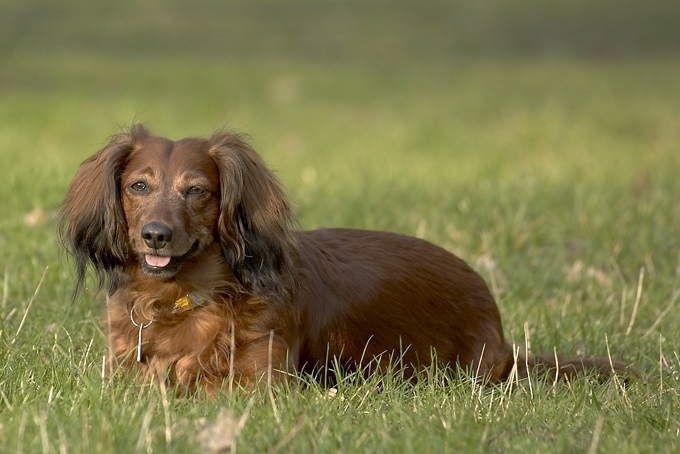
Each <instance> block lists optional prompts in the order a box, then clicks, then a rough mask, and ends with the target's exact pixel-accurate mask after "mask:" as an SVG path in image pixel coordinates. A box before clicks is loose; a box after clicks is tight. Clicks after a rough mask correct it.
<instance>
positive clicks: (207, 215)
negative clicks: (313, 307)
mask: <svg viewBox="0 0 680 454" xmlns="http://www.w3.org/2000/svg"><path fill="white" fill-rule="evenodd" d="M290 222H292V214H291V210H290V207H289V204H288V201H287V200H286V198H285V196H284V194H283V191H282V190H281V187H280V185H279V183H278V181H277V180H276V178H275V176H274V175H273V173H272V172H271V171H270V170H269V169H268V168H267V167H266V165H265V164H264V162H263V161H262V159H261V158H260V157H259V156H258V155H257V153H255V151H253V149H252V148H251V147H250V146H249V145H248V144H247V143H246V142H245V141H244V140H243V138H242V137H241V136H239V135H236V134H229V133H222V132H220V133H216V134H214V135H213V136H212V137H211V138H210V139H207V140H206V139H196V138H187V139H182V140H179V141H177V142H173V141H171V140H169V139H165V138H162V137H157V136H152V135H150V134H149V132H148V131H147V130H146V129H145V128H144V127H143V126H139V125H137V126H133V127H132V128H131V129H130V131H129V132H128V133H124V134H120V135H118V136H115V137H114V138H113V139H112V140H111V142H110V143H109V144H108V145H106V146H105V147H104V148H102V149H101V150H100V151H99V152H97V153H95V154H94V155H93V156H91V157H90V158H88V159H87V160H86V161H85V162H84V163H83V164H82V166H81V167H80V169H79V170H78V172H77V174H76V176H75V178H74V179H73V182H72V183H71V186H70V188H69V190H68V193H67V195H66V199H65V200H64V203H63V206H62V210H61V213H60V222H59V232H60V236H61V238H62V240H63V242H64V244H65V245H66V246H67V248H68V249H69V250H70V251H71V252H72V253H73V255H74V257H75V261H76V266H77V271H78V280H77V286H76V293H77V292H78V291H79V290H80V289H81V288H82V286H83V284H84V279H85V271H86V268H87V267H88V265H90V266H92V268H93V269H94V270H95V272H96V273H97V277H98V281H99V285H100V286H102V285H103V284H104V282H106V281H108V284H109V292H110V293H112V292H113V291H115V290H116V288H117V287H118V286H119V285H120V282H121V278H122V277H123V276H124V275H125V274H126V273H128V272H130V271H131V270H140V271H142V272H143V273H144V274H146V275H148V276H151V277H153V278H157V279H159V280H171V279H174V278H175V277H177V276H178V274H180V273H181V272H182V266H183V264H185V263H186V262H188V261H192V260H199V259H200V257H201V255H202V254H204V253H205V251H206V249H207V248H208V247H209V246H211V245H212V244H214V243H216V242H218V243H219V244H220V246H221V249H222V252H223V255H224V257H225V259H226V261H227V263H228V265H229V266H230V267H231V269H232V272H233V274H234V276H235V277H236V279H237V280H238V283H239V284H240V286H241V287H242V290H243V291H244V292H246V293H250V294H253V295H258V296H269V297H271V296H276V295H281V294H282V293H283V292H284V291H285V288H286V287H285V284H284V279H285V274H286V271H287V267H288V265H289V259H290V252H291V248H292V247H293V240H292V236H291V234H290V232H289V228H288V227H289V224H290Z"/></svg>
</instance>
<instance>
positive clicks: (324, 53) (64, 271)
mask: <svg viewBox="0 0 680 454" xmlns="http://www.w3.org/2000/svg"><path fill="white" fill-rule="evenodd" d="M81 3H82V2H76V1H75V0H65V1H63V2H59V5H57V4H56V3H55V2H47V1H46V0H31V1H18V0H8V1H6V2H4V3H3V5H2V6H0V61H1V63H0V163H2V165H3V170H4V177H3V184H2V185H1V186H0V200H1V202H0V283H1V285H0V294H1V296H0V452H26V453H33V452H45V453H47V452H68V453H72V452H84V453H85V452H104V453H106V452H112V453H113V452H178V453H179V452H182V453H184V452H202V451H203V450H207V451H208V452H210V451H209V446H210V443H214V442H215V436H214V434H213V432H215V433H219V434H221V435H220V436H219V437H217V438H221V439H228V440H233V442H234V445H233V446H232V449H235V450H237V451H238V452H281V451H283V452H288V451H290V452H315V451H319V452H336V451H337V452H457V451H462V452H548V451H550V452H612V451H614V450H617V451H618V452H676V451H678V450H679V449H680V415H679V414H678V411H677V409H678V408H680V349H679V347H678V346H680V315H679V314H680V311H679V310H678V308H679V307H680V301H678V300H679V299H680V203H679V202H678V198H679V197H680V180H679V179H678V173H680V145H679V144H680V126H679V125H680V84H679V83H678V81H680V59H679V58H678V56H680V31H678V27H677V26H676V25H677V23H678V21H679V20H680V7H676V6H674V5H672V4H671V3H672V2H666V1H663V0H654V1H650V2H647V3H646V4H645V5H643V6H636V4H635V2H632V1H631V2H628V1H626V2H613V1H604V2H599V3H598V5H600V6H597V7H596V6H590V3H589V2H585V1H576V2H569V3H566V2H565V3H564V5H562V4H561V2H555V4H554V5H553V4H551V5H550V6H545V5H543V6H540V5H542V3H540V2H535V1H531V0H520V1H518V2H514V3H513V6H512V7H511V6H508V5H507V4H506V3H507V2H501V1H497V0H485V1H482V2H463V1H452V2H438V1H434V0H428V1H425V2H417V1H415V0H414V1H395V2H386V1H376V2H367V1H352V2H340V1H327V2H326V1H324V2H319V1H312V0H307V1H303V0H297V1H291V2H286V3H284V2H278V1H273V0H270V1H266V0H260V1H256V2H246V1H235V0H232V1H228V2H218V1H216V0H203V1H200V2H188V1H180V0H176V1H173V2H166V3H164V2H141V1H132V0H124V1H121V2H115V3H109V4H103V3H102V4H101V5H99V4H97V2H90V3H88V4H87V5H82V4H81ZM468 3H470V4H469V5H468ZM617 5H625V6H626V7H625V8H622V7H617ZM537 6H540V7H537ZM137 121H139V122H144V123H146V124H147V125H148V126H149V127H150V128H151V130H152V131H154V132H156V133H158V134H161V135H166V136H169V137H171V138H175V139H179V138H181V137H184V136H187V135H199V136H207V135H210V134H211V133H212V132H213V131H214V130H217V129H220V128H223V127H228V128H233V129H236V130H239V131H243V132H246V133H248V134H249V135H250V138H251V142H252V143H253V145H254V146H255V148H256V149H257V150H259V151H260V153H261V154H262V155H263V156H264V157H265V159H266V160H267V162H268V163H269V164H270V166H271V167H272V168H274V169H275V170H276V172H277V174H278V176H279V177H280V179H281V181H282V182H283V184H284V186H285V187H286V190H287V193H288V195H289V197H290V199H291V201H292V203H293V205H294V206H295V210H296V212H297V214H298V222H299V225H300V227H301V228H303V229H311V228H316V227H321V226H344V227H356V228H370V229H381V230H390V231H396V232H402V233H407V234H410V235H416V236H420V237H423V238H425V239H427V240H429V241H432V242H434V243H436V244H439V245H441V246H443V247H445V248H446V249H448V250H450V251H452V252H454V253H456V254H458V255H460V256H461V257H463V258H464V259H465V260H466V261H468V262H469V263H470V264H471V265H472V266H473V267H474V268H475V269H477V270H478V271H479V272H480V273H481V274H482V276H484V278H485V279H486V280H487V282H488V283H489V285H490V287H491V289H492V291H493V293H494V295H495V296H496V298H497V300H498V304H499V306H500V310H501V313H502V316H503V319H504V326H505V330H506V337H507V338H508V340H510V341H513V342H516V343H517V344H524V342H526V341H527V340H528V341H530V344H531V350H532V351H534V352H553V351H558V352H560V353H564V354H568V355H574V354H577V353H579V352H582V351H584V350H585V352H586V354H587V355H592V356H607V355H611V356H612V357H614V358H618V359H623V360H625V361H627V362H630V363H631V364H634V365H635V366H636V367H637V368H638V369H639V370H640V375H641V376H640V378H639V379H638V380H637V381H635V382H634V383H633V384H632V385H631V386H629V387H623V386H622V385H621V384H620V383H618V382H616V381H612V382H607V383H604V384H599V383H596V382H594V381H593V380H591V379H589V378H588V377H584V378H583V379H581V380H576V381H573V382H571V383H566V384H565V383H558V384H553V383H552V381H551V380H546V381H542V380H539V379H537V378H533V379H532V380H531V381H530V382H520V383H515V382H513V383H508V384H505V385H502V386H497V387H489V388H480V387H479V386H477V385H475V384H474V383H473V382H470V381H468V380H465V379H463V378H454V377H451V376H450V375H447V374H446V373H445V372H442V371H438V370H431V371H428V377H427V378H426V379H424V380H421V381H419V382H418V383H416V384H410V383H404V382H403V381H400V380H399V377H398V376H395V377H392V376H391V375H389V374H388V375H386V376H382V377H359V376H348V377H342V380H341V383H340V385H339V386H338V389H337V394H335V395H332V396H331V395H329V394H328V391H327V390H325V389H322V388H321V387H319V386H318V385H315V384H313V383H307V382H308V381H309V380H308V379H307V378H306V377H300V379H299V381H294V382H292V383H290V384H289V385H288V386H285V387H281V388H276V389H273V390H271V392H266V391H265V392H262V393H261V394H255V395H247V394H243V393H234V394H229V393H227V392H224V393H222V394H220V395H219V396H218V397H217V398H216V399H214V400H209V399H205V398H204V397H202V396H198V395H197V396H190V397H182V398H180V397H176V396H175V395H174V393H173V392H172V390H165V389H162V388H161V387H159V386H157V385H153V386H149V385H140V384H139V383H137V382H135V381H134V380H133V379H132V378H131V377H126V376H123V377H111V376H110V375H108V374H107V373H103V371H102V364H103V360H104V357H105V354H106V349H105V341H104V336H103V333H102V330H101V329H100V327H99V324H98V317H99V314H100V312H101V310H102V305H103V296H102V295H97V294H96V293H95V292H94V290H88V291H86V292H85V294H84V295H83V296H82V297H81V298H80V299H79V300H77V301H75V302H73V301H71V291H72V289H73V285H74V273H73V269H72V266H71V265H72V264H71V263H70V262H69V260H68V257H67V256H66V254H64V253H63V252H62V251H61V247H60V245H59V243H58V241H57V238H56V234H55V215H56V213H57V211H58V209H59V204H60V202H61V200H62V198H63V196H64V193H65V190H66V187H67V185H68V183H69V181H70V179H71V178H72V177H73V175H74V173H75V171H76V169H77V167H78V165H79V163H80V162H81V161H82V160H84V159H85V158H86V157H87V156H89V155H90V154H92V153H94V152H95V151H97V150H98V149H99V148H100V147H101V146H102V145H103V144H104V143H106V140H107V138H108V137H109V136H110V135H112V134H114V133H116V132H119V131H120V130H121V128H125V127H126V126H129V125H130V124H132V123H133V122H137ZM396 375H398V374H396Z"/></svg>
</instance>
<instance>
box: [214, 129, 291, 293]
mask: <svg viewBox="0 0 680 454" xmlns="http://www.w3.org/2000/svg"><path fill="white" fill-rule="evenodd" d="M210 154H211V156H212V157H213V159H214V160H215V162H216V164H217V167H218V169H219V173H220V197H221V199H220V210H221V212H220V217H219V221H218V229H219V236H220V241H221V244H222V251H223V253H224V256H225V258H226V260H227V262H228V263H229V266H230V267H231V268H232V271H233V272H234V275H235V276H236V278H237V279H238V280H239V282H240V283H241V285H243V286H244V288H245V290H246V291H247V292H249V293H251V294H253V295H256V296H261V297H268V298H282V297H284V295H285V294H286V292H287V289H288V285H287V284H286V280H287V278H288V276H289V266H290V254H291V252H292V250H293V248H294V240H293V237H292V234H291V231H290V230H289V226H290V224H291V223H292V222H293V215H292V211H291V209H290V204H289V202H288V200H287V199H286V196H285V195H284V193H283V190H282V189H281V185H280V184H279V182H278V181H277V179H276V177H275V176H274V174H273V172H272V171H271V170H269V168H267V166H266V164H265V163H264V161H263V160H262V158H260V156H259V155H258V154H257V153H256V152H255V151H254V150H253V149H252V148H251V147H250V145H248V143H247V142H246V141H245V140H244V139H243V137H241V136H240V135H238V134H228V133H222V132H220V133H216V134H214V135H213V136H212V137H211V138H210Z"/></svg>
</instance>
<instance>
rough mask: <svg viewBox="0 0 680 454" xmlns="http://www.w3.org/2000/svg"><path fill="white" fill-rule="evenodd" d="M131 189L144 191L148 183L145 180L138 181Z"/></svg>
mask: <svg viewBox="0 0 680 454" xmlns="http://www.w3.org/2000/svg"><path fill="white" fill-rule="evenodd" d="M130 189H132V190H133V191H135V192H144V191H146V189H147V186H146V183H144V182H143V181H136V182H134V183H132V184H131V185H130Z"/></svg>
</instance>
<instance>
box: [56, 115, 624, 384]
mask: <svg viewBox="0 0 680 454" xmlns="http://www.w3.org/2000/svg"><path fill="white" fill-rule="evenodd" d="M292 219H293V216H292V214H291V210H290V207H289V203H288V201H287V199H286V198H285V196H284V194H283V192H282V190H281V188H280V186H279V183H278V182H277V180H276V178H275V177H274V175H273V174H272V172H271V171H270V170H269V169H268V168H267V167H266V166H265V164H264V162H263V161H262V160H261V159H260V157H259V156H258V155H257V154H256V153H255V152H254V151H253V150H252V149H251V148H250V147H249V146H248V145H247V143H246V142H244V141H243V140H242V139H241V137H239V136H238V135H233V134H227V133H216V134H215V135H213V136H212V137H211V138H210V139H209V140H204V139H194V138H189V139H183V140H180V141H178V142H172V141H170V140H168V139H165V138H161V137H155V136H151V135H150V134H149V133H148V131H147V130H146V129H145V128H144V127H142V126H134V127H133V128H131V130H130V132H129V133H125V134H120V135H118V136H116V137H114V138H113V140H112V141H111V142H110V143H109V144H108V145H107V146H105V147H104V148H103V149H102V150H100V151H99V152H98V153H96V154H95V155H93V156H92V157H90V158H89V159H88V160H86V161H85V162H84V163H83V165H82V166H81V167H80V169H79V171H78V173H77V174H76V176H75V178H74V180H73V183H72V184H71V187H70V188H69V191H68V194H67V196H66V199H65V201H64V205H63V208H62V212H61V218H60V233H61V237H62V239H63V240H64V242H65V244H66V246H67V247H68V248H69V249H70V250H71V251H72V252H73V254H74V256H75V259H76V264H77V268H78V284H77V287H76V292H78V291H79V290H80V289H81V288H82V285H83V281H84V278H85V270H86V268H87V267H88V266H92V268H93V269H94V270H95V271H96V273H97V276H98V278H99V284H100V286H102V285H104V284H107V285H108V287H107V288H108V298H107V309H106V315H105V317H104V325H105V328H106V330H107V332H108V336H109V345H110V350H111V351H110V357H111V365H112V366H115V365H122V366H127V367H138V368H140V369H142V370H144V371H147V372H149V373H151V374H153V375H156V376H161V377H167V379H168V380H169V381H170V382H171V383H178V384H180V385H181V386H183V387H184V388H186V389H193V388H194V386H195V385H196V384H199V385H200V386H201V387H203V388H205V389H207V390H209V391H212V390H214V389H215V388H216V387H220V386H223V385H224V383H225V381H227V380H231V379H233V380H234V381H235V382H237V383H239V384H243V385H246V386H248V385H251V384H252V383H254V382H255V381H256V380H258V379H260V378H262V377H269V378H273V379H275V380H278V379H280V378H281V377H283V376H286V375H288V374H289V373H294V372H300V371H315V372H317V373H319V374H320V376H324V373H325V372H326V371H327V368H328V366H329V365H330V364H331V361H333V360H334V359H336V360H337V363H338V364H340V365H342V366H344V367H347V368H349V369H351V370H356V369H358V368H364V367H368V368H371V367H376V366H377V367H382V366H385V365H387V363H388V362H389V361H390V360H397V361H398V362H399V364H400V365H401V366H402V367H404V368H405V369H406V370H407V371H413V370H418V369H421V368H422V367H426V366H428V365H430V364H431V363H432V361H433V360H434V358H433V353H434V354H436V361H438V362H439V363H441V364H444V365H450V366H459V367H463V368H467V369H468V370H469V371H471V372H473V373H475V374H478V375H479V376H484V377H486V379H488V380H489V381H491V382H497V381H500V380H503V379H506V378H507V377H508V375H509V374H510V372H511V369H512V368H513V365H514V364H515V361H514V356H513V350H512V348H511V346H510V345H509V344H507V343H506V342H505V340H504V336H503V328H502V325H501V319H500V314H499V312H498V308H497V306H496V303H495V302H494V300H493V298H492V296H491V294H490V292H489V290H488V288H487V286H486V284H485V283H484V281H483V280H482V278H481V277H480V276H479V275H478V274H477V273H475V272H474V271H473V270H472V269H471V268H470V267H469V266H467V265H466V264H465V262H463V261H462V260H461V259H459V258H458V257H456V256H454V255H452V254H450V253H449V252H446V251H445V250H444V249H441V248H439V247H437V246H435V245H433V244H430V243H428V242H425V241H423V240H419V239H415V238H411V237H407V236H403V235H397V234H393V233H386V232H373V231H362V230H348V229H328V230H316V231H310V232H296V231H293V230H291V229H290V228H289V226H290V224H291V222H292ZM159 225H161V226H165V227H167V228H168V229H170V230H171V232H170V233H172V238H171V239H170V240H168V241H165V239H166V237H165V236H163V235H162V234H158V235H157V236H153V235H156V233H157V232H156V233H154V234H153V235H151V236H149V234H148V230H146V229H149V226H154V227H157V226H159ZM145 232H147V233H145ZM154 232H155V231H154ZM163 232H165V233H168V232H167V231H165V230H162V229H161V233H163ZM145 235H146V238H145V237H144V236H145ZM149 238H152V239H149ZM154 241H156V242H154ZM145 254H151V255H158V256H171V257H175V259H173V261H172V262H171V264H170V265H168V266H167V267H165V268H162V269H156V268H153V267H150V266H148V265H143V260H144V259H143V257H144V255H145ZM150 268H151V269H150ZM189 293H192V294H200V295H202V296H203V297H204V298H205V300H206V304H205V305H203V306H201V307H197V308H194V309H192V310H189V311H187V312H181V313H175V312H174V311H173V308H174V305H175V301H177V300H178V299H179V298H182V297H183V296H185V295H187V294H189ZM131 312H132V317H133V318H134V320H135V322H137V323H147V322H149V321H153V323H152V324H151V325H150V326H149V327H148V328H146V329H144V330H143V333H142V334H143V358H142V361H141V362H137V361H136V358H135V353H136V349H137V336H138V333H139V328H137V327H135V326H134V325H133V323H132V321H131V318H130V317H131V315H130V314H131ZM527 365H528V366H529V368H533V367H535V366H537V365H541V366H543V367H542V368H543V369H544V370H546V371H548V372H549V373H555V372H556V371H557V369H558V368H559V372H558V373H557V375H560V374H564V375H567V376H571V375H572V374H573V373H576V372H579V371H582V370H584V369H594V370H595V371H596V372H597V373H598V374H599V375H600V376H601V377H602V378H606V377H607V376H609V375H610V374H611V372H612V371H613V372H617V373H619V372H620V373H623V372H624V371H625V370H626V366H625V365H624V364H622V363H619V362H613V363H612V364H611V365H610V361H609V360H608V359H588V360H581V359H570V360H561V361H559V364H557V363H556V360H555V358H553V357H552V355H546V356H531V357H529V358H525V357H521V358H520V359H519V361H517V367H518V372H519V374H520V376H522V375H525V374H526V373H527V367H526V366H527Z"/></svg>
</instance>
